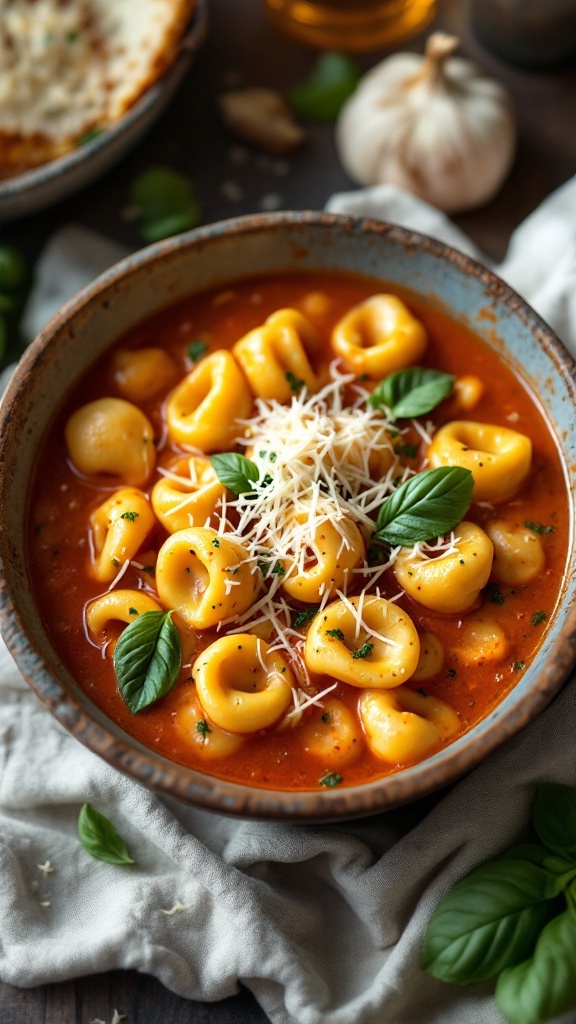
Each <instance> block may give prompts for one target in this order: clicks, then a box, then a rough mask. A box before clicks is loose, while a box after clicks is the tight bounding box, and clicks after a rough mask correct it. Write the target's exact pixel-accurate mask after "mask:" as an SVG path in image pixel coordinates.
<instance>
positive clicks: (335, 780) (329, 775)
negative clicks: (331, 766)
mask: <svg viewBox="0 0 576 1024" xmlns="http://www.w3.org/2000/svg"><path fill="white" fill-rule="evenodd" d="M341 782H343V779H342V776H341V775H338V772H326V775H323V776H322V778H321V779H318V785H319V786H326V787H327V789H334V787H335V786H339V785H340V783H341Z"/></svg>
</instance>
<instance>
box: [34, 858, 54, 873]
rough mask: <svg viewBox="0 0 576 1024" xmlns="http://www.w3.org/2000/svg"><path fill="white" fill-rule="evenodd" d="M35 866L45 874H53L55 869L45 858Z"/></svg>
mask: <svg viewBox="0 0 576 1024" xmlns="http://www.w3.org/2000/svg"><path fill="white" fill-rule="evenodd" d="M36 867H37V868H38V870H39V871H42V873H43V874H45V875H53V874H54V871H55V870H56V869H55V868H53V867H52V865H51V863H50V861H49V860H47V861H46V863H45V864H37V865H36Z"/></svg>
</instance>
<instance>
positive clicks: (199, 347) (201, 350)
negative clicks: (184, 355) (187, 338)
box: [187, 338, 208, 363]
mask: <svg viewBox="0 0 576 1024" xmlns="http://www.w3.org/2000/svg"><path fill="white" fill-rule="evenodd" d="M207 351H208V346H207V345H206V344H205V342H203V341H202V339H201V338H196V340H195V341H193V342H191V344H190V345H188V349H187V352H188V358H189V359H191V360H192V362H193V363H197V362H198V360H199V359H202V357H203V356H205V355H206V353H207Z"/></svg>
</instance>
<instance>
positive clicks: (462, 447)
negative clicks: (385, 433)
mask: <svg viewBox="0 0 576 1024" xmlns="http://www.w3.org/2000/svg"><path fill="white" fill-rule="evenodd" d="M427 454H428V459H429V462H430V465H431V466H432V467H436V466H462V467H463V468H464V469H469V470H470V471H471V473H472V475H473V477H474V491H473V499H474V501H488V502H499V501H507V500H508V498H512V497H513V495H514V494H516V492H517V491H518V490H519V489H520V487H521V486H522V484H523V483H524V481H525V480H526V478H527V477H528V474H529V472H530V466H531V463H532V442H531V440H530V438H529V437H526V436H525V434H519V433H518V431H516V430H510V429H509V428H508V427H500V426H493V425H492V424H490V423H473V422H472V421H470V420H453V421H452V422H451V423H447V424H446V425H445V426H444V427H441V428H440V430H439V431H438V433H437V434H435V436H434V438H433V439H432V444H431V445H430V446H429V448H428V453H427Z"/></svg>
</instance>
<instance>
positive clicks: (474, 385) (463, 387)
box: [452, 373, 484, 412]
mask: <svg viewBox="0 0 576 1024" xmlns="http://www.w3.org/2000/svg"><path fill="white" fill-rule="evenodd" d="M452 393H453V395H454V400H455V405H456V407H457V408H458V409H461V410H462V411H463V412H470V410H471V409H473V408H474V406H475V405H478V402H479V401H480V399H481V398H482V395H483V394H484V383H483V381H481V380H480V377H476V376H475V375H474V374H472V373H465V374H463V376H462V377H457V379H456V380H455V381H454V388H453V391H452Z"/></svg>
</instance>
